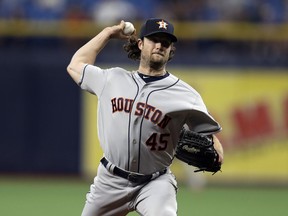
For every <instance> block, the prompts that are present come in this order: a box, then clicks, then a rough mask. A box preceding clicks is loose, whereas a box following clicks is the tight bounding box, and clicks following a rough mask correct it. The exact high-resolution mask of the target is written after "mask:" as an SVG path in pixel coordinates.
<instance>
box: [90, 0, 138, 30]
mask: <svg viewBox="0 0 288 216" xmlns="http://www.w3.org/2000/svg"><path fill="white" fill-rule="evenodd" d="M138 13H139V11H138V10H137V8H136V7H135V6H134V5H133V4H131V3H130V2H129V1H126V0H100V1H98V2H96V3H95V5H94V6H92V11H91V15H92V18H93V19H94V21H95V22H97V23H98V25H99V24H100V25H102V24H103V25H105V26H106V25H110V24H114V23H118V22H119V21H121V20H122V19H123V20H127V21H129V20H135V19H137V17H138Z"/></svg>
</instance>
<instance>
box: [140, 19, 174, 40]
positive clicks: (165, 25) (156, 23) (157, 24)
mask: <svg viewBox="0 0 288 216" xmlns="http://www.w3.org/2000/svg"><path fill="white" fill-rule="evenodd" d="M156 33H166V34H168V35H169V36H170V38H171V39H172V42H176V41H177V38H176V36H175V35H174V27H173V25H172V24H171V23H170V22H168V21H166V20H164V19H158V18H152V19H148V20H147V21H146V22H145V23H144V25H143V26H142V27H141V30H140V38H144V37H147V36H150V35H153V34H156Z"/></svg>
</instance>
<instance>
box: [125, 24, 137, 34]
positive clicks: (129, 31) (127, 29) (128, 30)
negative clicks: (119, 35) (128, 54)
mask: <svg viewBox="0 0 288 216" xmlns="http://www.w3.org/2000/svg"><path fill="white" fill-rule="evenodd" d="M134 31H135V28H134V25H133V24H132V23H131V22H125V26H124V29H123V34H125V35H132V34H133V33H134Z"/></svg>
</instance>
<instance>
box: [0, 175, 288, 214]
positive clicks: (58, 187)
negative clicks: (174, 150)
mask: <svg viewBox="0 0 288 216" xmlns="http://www.w3.org/2000/svg"><path fill="white" fill-rule="evenodd" d="M88 188H89V183H87V181H81V180H77V179H72V178H60V179H51V178H22V177H13V178H12V177H5V178H4V177H2V178H1V177H0V206H1V207H0V215H5V216H26V215H27V216H28V215H29V216H39V215H41V216H51V215H53V216H57V215H59V216H60V215H61V216H65V215H67V216H68V215H69V216H73V215H76V216H79V215H80V214H81V211H82V207H83V205H84V199H85V193H86V192H87V190H88ZM287 201H288V188H287V187H281V188H273V187H269V188H265V187H234V188H233V187H231V186H230V187H207V188H204V189H202V190H201V191H195V190H191V189H190V188H188V187H186V186H184V185H180V186H179V191H178V209H179V210H178V215H179V216H190V215H191V216H193V215H197V216H207V215H214V216H218V215H219V216H240V215H241V216H258V215H259V216H271V215H277V216H282V215H283V216H284V215H288V210H287ZM136 215H137V214H136V213H131V214H129V216H136Z"/></svg>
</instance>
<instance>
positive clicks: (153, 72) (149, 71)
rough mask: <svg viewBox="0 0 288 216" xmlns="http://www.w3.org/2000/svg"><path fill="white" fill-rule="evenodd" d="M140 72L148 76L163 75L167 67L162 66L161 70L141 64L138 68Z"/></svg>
mask: <svg viewBox="0 0 288 216" xmlns="http://www.w3.org/2000/svg"><path fill="white" fill-rule="evenodd" d="M138 72H140V73H141V74H145V75H148V76H163V75H165V74H166V69H165V68H162V69H161V70H155V69H153V68H147V67H141V65H140V66H139V68H138Z"/></svg>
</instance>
